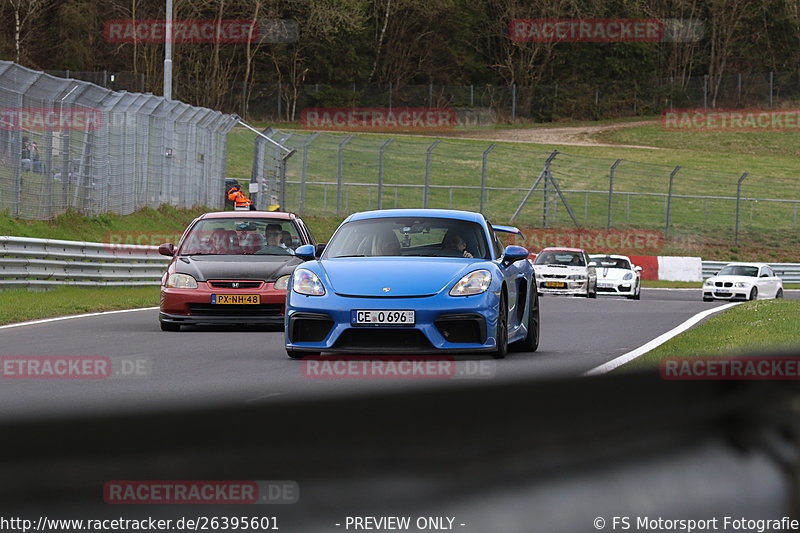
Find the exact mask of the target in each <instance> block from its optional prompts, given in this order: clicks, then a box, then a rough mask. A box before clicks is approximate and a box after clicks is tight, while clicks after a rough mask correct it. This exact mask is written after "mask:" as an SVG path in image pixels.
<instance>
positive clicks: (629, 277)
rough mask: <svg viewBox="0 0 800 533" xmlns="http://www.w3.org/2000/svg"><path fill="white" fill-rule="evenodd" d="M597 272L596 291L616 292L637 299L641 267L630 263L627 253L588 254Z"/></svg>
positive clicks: (640, 288) (639, 292)
mask: <svg viewBox="0 0 800 533" xmlns="http://www.w3.org/2000/svg"><path fill="white" fill-rule="evenodd" d="M589 259H590V260H591V261H592V262H593V263H595V271H596V272H597V292H599V293H605V294H618V295H621V296H625V297H627V298H628V299H630V300H638V299H639V297H640V294H641V290H642V287H641V272H642V267H640V266H635V265H634V264H633V263H631V259H630V257H628V256H627V255H599V254H595V255H590V256H589Z"/></svg>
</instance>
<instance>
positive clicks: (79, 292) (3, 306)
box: [0, 286, 159, 324]
mask: <svg viewBox="0 0 800 533" xmlns="http://www.w3.org/2000/svg"><path fill="white" fill-rule="evenodd" d="M158 303H159V287H158V286H154V287H97V288H94V287H69V286H66V287H57V288H54V289H52V290H47V291H42V292H33V291H27V290H25V289H15V290H7V291H0V324H10V323H13V322H24V321H26V320H36V319H40V318H50V317H56V316H64V315H75V314H80V313H92V312H97V311H113V310H115V309H134V308H137V307H153V306H157V305H158Z"/></svg>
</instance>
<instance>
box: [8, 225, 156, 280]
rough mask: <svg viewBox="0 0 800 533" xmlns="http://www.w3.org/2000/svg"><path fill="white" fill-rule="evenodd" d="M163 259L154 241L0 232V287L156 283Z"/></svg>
mask: <svg viewBox="0 0 800 533" xmlns="http://www.w3.org/2000/svg"><path fill="white" fill-rule="evenodd" d="M168 262H169V258H168V257H164V256H162V255H159V253H158V247H156V246H142V245H127V244H108V243H97V242H83V241H62V240H56V239H35V238H26V237H0V288H24V287H43V286H49V285H80V286H104V287H112V286H140V285H158V284H159V283H160V282H161V276H162V274H163V273H164V269H165V267H166V264H167V263H168Z"/></svg>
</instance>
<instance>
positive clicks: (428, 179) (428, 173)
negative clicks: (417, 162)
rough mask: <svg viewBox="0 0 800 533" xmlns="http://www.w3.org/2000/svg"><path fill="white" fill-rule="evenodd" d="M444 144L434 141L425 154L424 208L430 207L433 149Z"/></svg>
mask: <svg viewBox="0 0 800 533" xmlns="http://www.w3.org/2000/svg"><path fill="white" fill-rule="evenodd" d="M440 142H442V141H440V140H436V141H433V144H431V145H430V146H429V147H428V151H427V153H426V154H425V189H424V190H423V192H422V208H423V209H427V207H428V193H429V190H430V186H431V152H433V149H434V148H436V147H437V146H438V145H439V143H440Z"/></svg>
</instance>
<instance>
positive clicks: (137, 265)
mask: <svg viewBox="0 0 800 533" xmlns="http://www.w3.org/2000/svg"><path fill="white" fill-rule="evenodd" d="M168 262H169V258H168V257H164V256H162V255H159V253H158V247H157V246H142V245H135V244H108V243H99V242H83V241H62V240H56V239H35V238H27V237H0V288H6V287H36V286H47V285H81V286H108V287H111V286H137V285H158V284H159V283H160V282H161V276H162V275H163V273H164V268H165V267H166V265H167V263H168ZM729 262H730V261H703V279H706V278H709V277H711V276H713V275H714V274H716V273H717V272H719V271H720V269H722V267H724V266H725V265H727V264H728V263H729ZM769 266H770V267H772V269H773V270H775V272H776V273H777V274H778V276H780V277H781V279H783V281H784V282H786V283H800V263H769Z"/></svg>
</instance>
